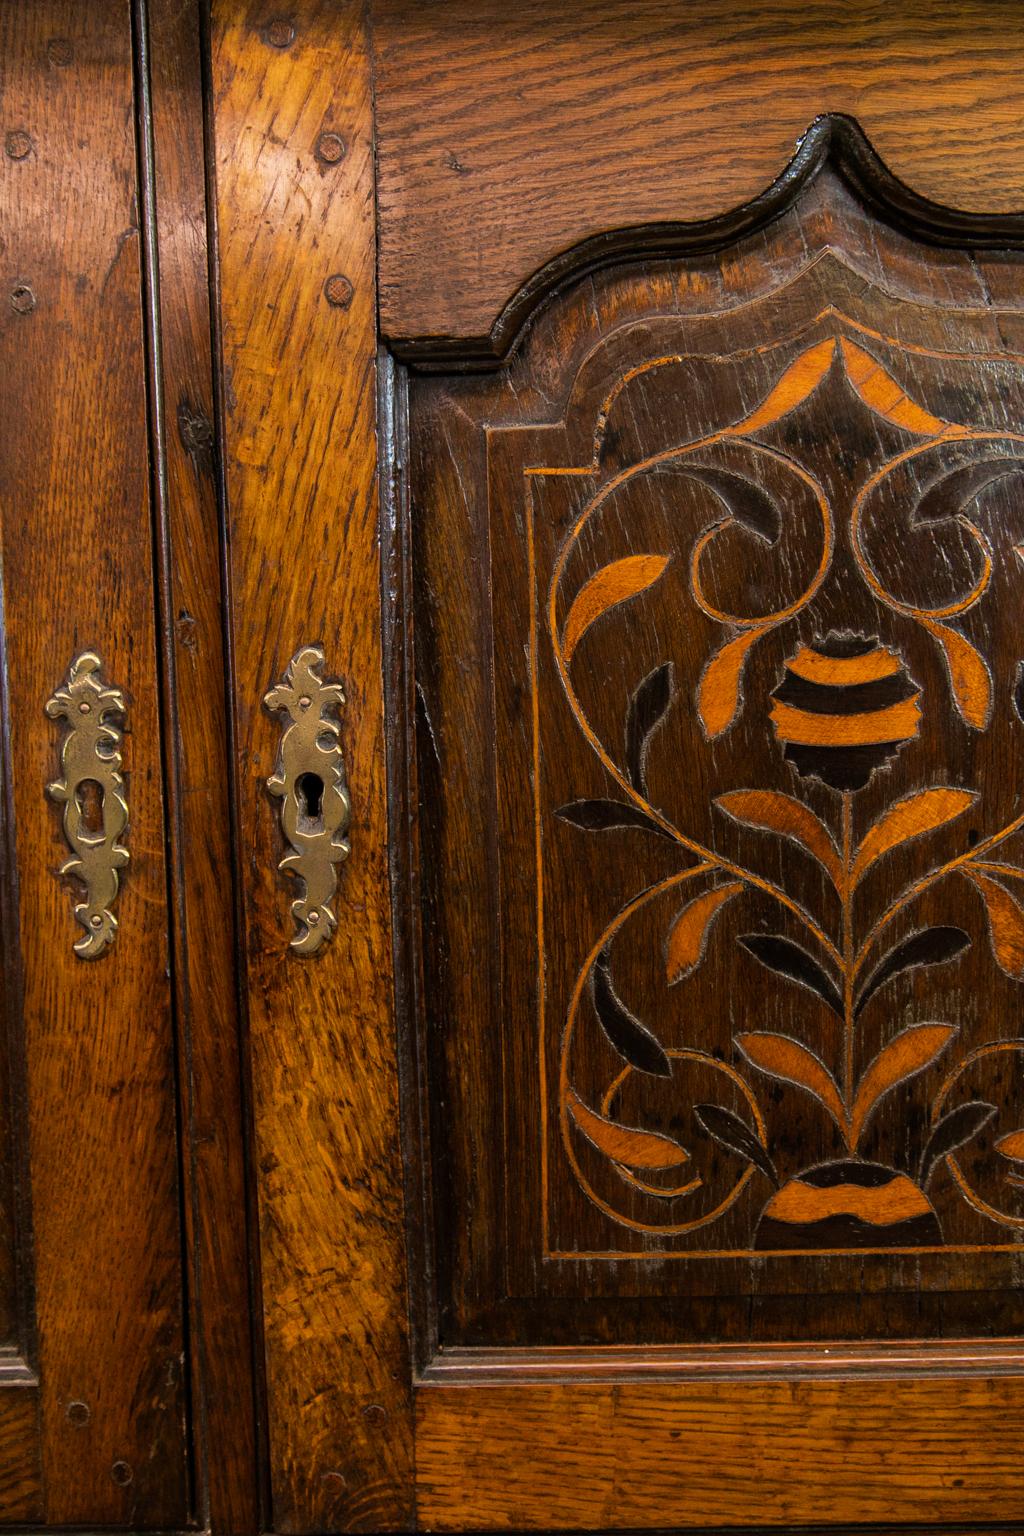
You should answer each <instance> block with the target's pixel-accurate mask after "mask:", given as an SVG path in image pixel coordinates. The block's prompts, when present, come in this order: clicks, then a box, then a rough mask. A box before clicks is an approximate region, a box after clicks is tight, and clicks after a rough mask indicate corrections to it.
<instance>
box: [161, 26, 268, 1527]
mask: <svg viewBox="0 0 1024 1536" xmlns="http://www.w3.org/2000/svg"><path fill="white" fill-rule="evenodd" d="M133 4H134V8H135V32H136V43H137V52H138V62H137V98H138V100H137V106H138V118H139V139H140V161H141V166H142V193H143V195H142V213H143V235H144V242H143V244H144V252H145V265H146V276H147V282H146V297H147V322H148V339H149V353H150V375H151V377H150V423H151V440H152V445H153V452H152V466H153V494H154V498H155V502H156V510H157V529H158V571H159V588H160V591H159V608H160V613H161V618H162V626H161V627H162V639H163V646H164V651H163V658H162V659H163V679H164V730H165V740H166V744H167V746H166V750H165V761H166V774H167V784H168V809H169V818H168V819H169V824H170V839H169V843H170V854H171V877H172V893H173V900H174V923H173V927H172V931H173V934H174V975H175V1001H176V1013H177V1019H178V1070H179V1080H180V1092H181V1123H182V1139H183V1169H184V1201H183V1211H184V1220H185V1232H186V1251H187V1258H188V1262H189V1281H190V1284H189V1298H190V1321H191V1327H190V1333H189V1338H190V1344H191V1361H190V1363H191V1367H192V1370H191V1388H192V1392H191V1406H192V1436H193V1445H194V1448H195V1453H196V1513H197V1515H198V1517H199V1518H200V1519H201V1520H203V1521H204V1523H209V1525H210V1527H211V1529H212V1531H213V1532H214V1533H221V1532H224V1533H231V1536H248V1533H250V1532H252V1531H254V1530H256V1529H257V1528H258V1526H259V1516H258V1511H257V1497H256V1494H257V1458H258V1453H257V1448H256V1413H255V1400H254V1382H253V1343H252V1334H251V1318H250V1294H249V1289H250V1288H249V1276H248V1251H247V1221H246V1216H247V1204H248V1201H247V1188H246V1172H245V1135H244V1128H243V1102H242V1101H243V1094H242V1064H241V1061H240V1049H239V1027H238V1017H237V992H236V975H235V937H236V936H235V913H234V900H233V880H232V869H231V860H232V846H231V843H232V839H231V807H230V799H229V792H228V778H229V770H230V754H229V733H228V719H227V681H226V659H225V647H224V637H223V620H224V615H223V604H222V600H221V535H220V528H219V508H218V496H217V475H216V468H217V465H216V451H215V450H216V440H215V431H214V425H213V423H214V408H213V384H214V376H213V364H212V355H211V353H212V345H211V325H210V293H209V275H210V274H209V250H208V243H207V241H208V231H207V211H206V165H205V142H204V122H203V119H204V113H203V67H202V66H203V60H202V53H201V38H200V4H199V3H198V0H193V3H191V4H183V5H166V4H163V3H162V0H133Z"/></svg>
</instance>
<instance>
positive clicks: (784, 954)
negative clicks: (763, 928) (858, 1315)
mask: <svg viewBox="0 0 1024 1536" xmlns="http://www.w3.org/2000/svg"><path fill="white" fill-rule="evenodd" d="M739 942H740V944H742V946H743V948H744V949H745V950H747V951H748V953H750V954H752V955H753V957H754V959H755V960H757V961H759V962H760V964H761V965H763V966H764V967H765V968H766V969H767V970H769V971H775V973H776V974H777V975H779V976H785V977H786V979H787V980H788V981H796V982H799V983H800V984H801V985H802V986H805V987H809V988H810V989H811V991H812V992H816V993H817V994H818V996H819V997H820V998H821V999H822V1001H823V1002H825V1003H827V1004H828V1006H829V1007H830V1008H831V1009H832V1012H833V1013H834V1014H837V1015H838V1017H839V1018H842V1017H843V999H842V995H841V994H840V991H839V988H838V987H837V986H836V984H835V982H834V981H833V980H832V978H831V977H830V976H829V975H828V973H827V972H826V971H824V970H823V969H822V968H821V966H820V965H819V964H818V962H817V960H815V958H814V956H813V955H810V954H808V953H807V950H806V949H803V948H801V946H800V945H799V944H794V942H793V940H792V939H787V938H784V937H783V935H782V934H781V933H743V934H740V936H739Z"/></svg>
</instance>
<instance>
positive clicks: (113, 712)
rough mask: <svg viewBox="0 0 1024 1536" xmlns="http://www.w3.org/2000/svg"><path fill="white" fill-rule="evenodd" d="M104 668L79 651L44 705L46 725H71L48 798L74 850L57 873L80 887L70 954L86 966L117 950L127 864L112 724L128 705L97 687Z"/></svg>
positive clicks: (124, 805)
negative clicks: (79, 930)
mask: <svg viewBox="0 0 1024 1536" xmlns="http://www.w3.org/2000/svg"><path fill="white" fill-rule="evenodd" d="M102 666H103V663H102V662H101V660H100V658H99V656H97V655H96V653H95V652H94V651H83V652H82V654H81V655H80V656H78V657H76V658H75V660H74V661H73V662H72V663H71V667H70V669H69V671H68V675H67V679H66V681H65V682H64V683H63V685H62V686H61V687H60V688H58V689H57V690H56V692H55V693H54V694H53V695H52V697H51V698H49V699H47V701H46V713H47V714H48V715H49V716H50V718H51V719H54V720H58V719H63V720H66V721H67V724H68V730H67V733H66V734H65V736H64V740H63V742H62V743H61V754H60V760H61V768H62V769H63V777H62V778H60V779H56V780H55V781H54V782H53V783H52V784H49V785H48V786H47V793H48V794H49V795H50V797H51V798H52V799H54V800H56V801H57V802H58V803H59V804H61V805H63V807H64V817H63V822H64V835H65V837H66V838H67V840H68V844H69V846H70V848H71V850H72V856H71V858H70V859H68V860H67V861H66V862H65V863H64V864H62V865H61V870H60V873H61V874H62V875H75V876H76V877H77V879H79V880H81V882H82V884H83V885H84V886H85V893H86V899H85V901H83V902H79V904H78V905H77V906H76V907H75V917H76V918H77V919H78V921H79V922H80V923H81V925H82V927H83V928H84V929H85V934H84V936H83V937H82V938H80V939H79V940H78V941H77V943H76V944H75V946H74V948H75V954H76V955H79V956H81V958H82V959H83V960H96V959H98V958H99V956H100V955H102V954H105V953H106V951H107V949H108V948H109V946H110V945H111V944H113V942H114V938H115V936H116V934H117V918H116V917H115V916H114V912H113V906H114V902H115V900H116V898H117V891H118V883H119V877H118V870H120V869H123V868H124V866H125V865H126V864H127V863H128V857H129V855H128V849H127V848H124V847H122V845H121V844H120V842H119V841H118V839H119V838H120V837H121V836H122V834H123V833H124V831H125V829H126V827H127V826H128V801H127V798H126V794H125V784H124V779H123V778H122V777H121V751H120V747H121V736H122V732H121V727H120V726H118V725H116V724H114V718H113V717H115V716H118V715H120V716H121V717H122V718H123V717H124V714H125V700H124V694H123V693H122V692H121V690H120V689H119V688H111V687H108V686H107V684H106V683H104V682H103V681H102V678H101V676H100V673H101V670H102Z"/></svg>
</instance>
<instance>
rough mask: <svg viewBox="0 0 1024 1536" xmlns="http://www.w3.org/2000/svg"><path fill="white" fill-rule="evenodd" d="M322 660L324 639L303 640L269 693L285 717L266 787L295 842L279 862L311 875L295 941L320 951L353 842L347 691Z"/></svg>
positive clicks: (269, 703)
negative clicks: (343, 738) (342, 718)
mask: <svg viewBox="0 0 1024 1536" xmlns="http://www.w3.org/2000/svg"><path fill="white" fill-rule="evenodd" d="M323 665H324V652H323V648H322V647H321V646H319V645H306V646H303V647H302V648H301V650H298V651H296V653H295V655H294V656H293V657H292V659H291V661H290V662H289V663H288V669H287V671H286V673H285V678H284V682H282V683H278V684H277V686H276V687H275V688H272V689H271V690H270V692H269V693H268V694H266V696H265V697H264V700H263V702H264V704H265V706H266V707H267V709H268V710H270V711H271V713H273V714H278V715H281V716H282V717H283V719H284V721H285V728H284V731H283V733H282V736H281V745H280V751H279V754H278V759H277V767H276V769H275V771H274V773H273V774H272V776H271V777H270V778H269V779H268V780H267V788H268V790H269V791H270V793H271V794H272V795H273V796H274V797H275V798H277V799H279V800H280V801H281V830H282V832H283V833H284V836H285V839H286V841H287V842H288V843H289V845H290V847H291V852H290V853H287V854H285V856H284V858H283V859H282V860H281V862H280V863H279V864H278V866H277V867H278V869H280V870H281V871H282V872H283V873H285V874H288V875H293V876H298V877H300V878H301V879H302V880H303V881H305V891H304V893H303V894H302V896H300V897H299V898H298V899H297V900H296V901H293V902H292V916H293V917H294V918H295V921H296V924H297V925H298V931H297V932H296V934H295V935H294V937H293V938H292V940H291V947H292V949H294V950H295V951H296V953H297V954H300V955H314V954H316V952H317V951H318V950H319V949H321V948H322V947H323V945H325V944H326V943H327V941H328V939H329V938H330V937H331V935H332V934H333V932H334V930H335V928H336V927H337V926H338V919H337V917H336V916H335V914H334V911H333V908H332V906H331V902H332V900H333V898H334V893H335V891H336V889H337V885H338V871H337V866H338V865H339V864H340V863H341V861H342V860H343V859H346V858H348V854H349V847H350V845H349V842H348V839H347V838H346V836H345V833H346V832H347V831H348V825H349V819H350V817H351V813H352V803H351V801H350V799H349V794H348V787H347V785H346V782H345V765H344V762H343V761H342V755H341V746H340V744H339V740H338V737H339V735H340V731H341V727H340V725H339V723H338V720H337V718H336V714H337V710H338V707H339V706H340V705H342V704H344V702H345V695H344V693H343V692H342V689H341V684H340V683H337V682H325V681H324V680H323V679H322V678H321V676H320V671H321V668H322V667H323Z"/></svg>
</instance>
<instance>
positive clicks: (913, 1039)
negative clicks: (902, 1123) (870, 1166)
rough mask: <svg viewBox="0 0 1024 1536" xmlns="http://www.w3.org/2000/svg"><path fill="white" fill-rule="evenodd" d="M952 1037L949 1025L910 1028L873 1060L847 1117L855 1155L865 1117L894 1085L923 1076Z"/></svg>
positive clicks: (890, 1042)
mask: <svg viewBox="0 0 1024 1536" xmlns="http://www.w3.org/2000/svg"><path fill="white" fill-rule="evenodd" d="M955 1034H956V1027H955V1025H952V1024H912V1025H911V1026H910V1028H909V1029H905V1030H903V1032H902V1033H901V1034H899V1035H897V1036H896V1038H895V1040H890V1041H889V1044H888V1045H886V1046H884V1047H883V1048H882V1050H880V1051H879V1053H878V1055H877V1056H876V1057H875V1059H874V1061H873V1062H872V1063H871V1065H870V1066H869V1067H868V1069H867V1071H866V1072H865V1073H864V1076H863V1077H862V1078H861V1080H860V1083H859V1084H858V1086H857V1094H856V1097H855V1098H854V1101H853V1109H852V1111H851V1114H850V1145H851V1147H852V1148H853V1149H854V1150H855V1151H856V1148H857V1143H858V1142H859V1140H860V1136H861V1132H862V1131H863V1129H864V1126H865V1124H866V1123H867V1120H868V1116H869V1115H870V1114H871V1112H872V1110H873V1109H874V1108H875V1106H876V1105H877V1104H878V1102H879V1100H880V1099H882V1098H883V1097H884V1096H885V1094H887V1093H888V1092H889V1091H890V1090H891V1089H893V1088H895V1087H896V1086H897V1084H898V1083H904V1082H906V1081H907V1079H908V1078H910V1077H914V1076H915V1075H916V1074H917V1073H918V1072H923V1071H924V1069H925V1067H928V1066H931V1064H932V1062H933V1061H934V1060H935V1058H936V1057H937V1056H938V1055H939V1054H940V1053H941V1052H942V1051H944V1050H945V1048H946V1046H947V1045H948V1044H949V1042H950V1041H951V1040H952V1038H953V1036H954V1035H955Z"/></svg>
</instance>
